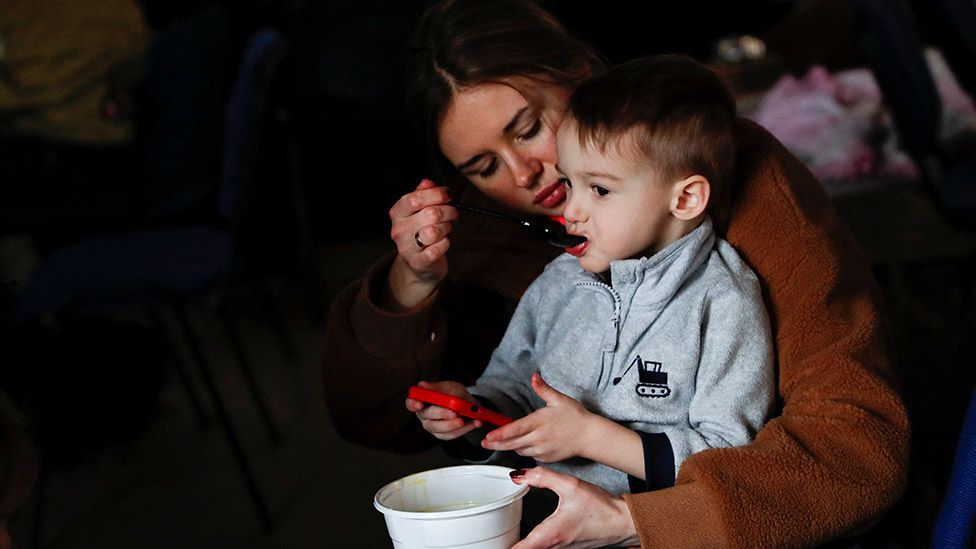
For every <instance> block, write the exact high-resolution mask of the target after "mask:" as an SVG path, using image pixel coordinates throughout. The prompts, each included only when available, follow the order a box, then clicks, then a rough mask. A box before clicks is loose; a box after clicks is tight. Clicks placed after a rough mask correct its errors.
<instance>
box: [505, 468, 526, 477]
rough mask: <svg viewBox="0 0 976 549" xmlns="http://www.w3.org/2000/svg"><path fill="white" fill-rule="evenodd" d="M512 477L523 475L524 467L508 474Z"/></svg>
mask: <svg viewBox="0 0 976 549" xmlns="http://www.w3.org/2000/svg"><path fill="white" fill-rule="evenodd" d="M508 476H510V477H512V479H517V478H522V477H524V476H525V469H516V470H514V471H512V472H510V473H509V474H508Z"/></svg>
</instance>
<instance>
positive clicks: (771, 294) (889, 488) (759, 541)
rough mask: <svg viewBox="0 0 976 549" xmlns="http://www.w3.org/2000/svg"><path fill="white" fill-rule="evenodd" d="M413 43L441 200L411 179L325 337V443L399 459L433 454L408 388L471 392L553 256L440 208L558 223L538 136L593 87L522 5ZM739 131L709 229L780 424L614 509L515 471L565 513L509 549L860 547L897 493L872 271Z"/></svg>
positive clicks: (430, 19) (447, 22)
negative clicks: (331, 439)
mask: <svg viewBox="0 0 976 549" xmlns="http://www.w3.org/2000/svg"><path fill="white" fill-rule="evenodd" d="M418 37H419V41H418V44H417V45H416V47H415V50H414V52H413V53H414V60H413V70H411V72H410V74H411V75H412V76H413V78H414V79H413V81H412V82H411V88H410V89H411V94H410V99H411V110H412V112H413V114H414V115H415V116H416V117H417V120H418V123H419V124H420V126H421V127H422V128H424V129H425V131H426V137H427V139H428V144H429V145H430V149H431V151H432V152H433V154H434V156H435V160H436V161H437V162H438V165H439V166H440V167H441V171H442V172H443V173H442V174H440V175H439V177H438V181H440V182H444V181H450V182H451V183H452V185H451V190H450V192H449V191H448V188H447V187H443V186H438V185H437V184H435V183H433V182H432V181H429V180H425V181H423V182H421V184H420V185H419V186H418V187H417V188H416V189H415V190H414V191H413V192H410V193H408V194H406V195H405V196H403V197H402V198H401V199H400V200H399V201H398V202H397V203H396V204H395V205H394V206H393V207H392V208H391V210H390V218H391V221H392V229H391V236H392V238H393V240H394V242H395V244H396V248H397V252H396V254H395V255H392V254H391V257H388V258H386V259H384V260H383V261H381V262H379V263H377V264H376V265H374V267H373V268H371V269H370V270H369V272H367V274H366V276H365V278H364V279H363V280H362V281H360V282H358V283H357V284H354V285H353V286H350V287H349V288H347V289H346V290H345V291H344V292H343V293H342V294H341V295H340V296H339V297H338V298H337V299H336V301H335V303H334V305H333V308H332V310H331V312H330V317H329V325H328V328H327V333H326V344H327V350H326V356H327V357H329V358H328V359H327V363H326V367H325V386H326V392H327V397H328V404H329V410H330V413H331V417H332V420H333V422H334V424H335V425H336V427H337V429H338V430H339V432H340V433H341V434H342V435H343V436H345V437H346V438H348V439H349V440H351V441H354V442H357V443H360V444H364V445H368V446H371V447H375V448H383V449H388V450H392V451H399V452H409V451H416V450H420V449H423V448H426V447H429V446H430V445H431V444H433V443H434V439H433V438H432V437H430V436H429V435H426V433H425V432H424V431H423V430H422V429H421V427H420V425H419V422H417V421H416V419H415V418H414V417H413V416H412V414H408V413H404V412H403V409H402V405H403V399H404V397H405V393H406V389H407V387H408V386H409V385H411V384H414V383H416V382H418V381H420V380H434V379H456V380H459V381H462V382H465V383H469V382H471V381H473V380H474V379H475V378H477V376H478V374H479V373H480V371H481V369H483V368H484V366H485V365H486V364H487V361H488V356H489V355H490V353H491V350H492V349H493V348H494V346H495V345H496V344H497V342H498V340H499V339H500V338H501V335H502V333H503V331H504V329H505V326H506V324H507V321H508V318H509V316H510V314H511V312H512V309H513V307H514V305H515V302H516V301H517V299H518V297H519V296H520V294H521V292H522V291H523V290H524V289H525V287H526V286H527V285H528V283H529V282H530V281H531V280H532V279H534V277H535V276H536V275H537V274H538V273H539V272H541V269H542V267H543V266H544V264H545V263H546V262H548V260H550V259H551V258H552V257H553V256H554V255H555V254H557V253H559V250H558V249H555V248H553V247H551V246H548V245H547V244H545V243H542V242H536V241H533V240H531V239H530V237H527V236H525V235H524V234H521V233H518V232H516V231H517V229H512V228H509V227H507V226H505V225H504V224H502V223H496V222H494V221H493V220H488V219H479V218H471V216H470V215H467V214H466V215H464V216H459V215H458V212H457V210H456V209H455V208H453V207H452V206H451V205H450V201H451V200H459V201H462V202H469V201H474V202H477V201H480V200H490V201H493V202H494V203H495V205H496V206H497V205H498V204H501V205H502V206H504V207H506V208H508V209H509V210H511V211H513V212H516V213H518V214H520V215H533V214H535V215H549V216H553V215H558V214H559V213H560V212H561V211H562V207H563V198H564V196H563V194H562V191H561V187H560V186H559V185H558V183H557V177H556V175H555V173H556V172H555V163H556V158H555V145H554V140H553V136H554V134H555V130H556V128H558V126H559V123H560V122H561V120H562V116H563V113H564V110H565V106H566V101H567V98H568V96H569V95H570V93H571V90H572V88H573V86H574V85H575V84H576V83H578V82H579V81H581V80H582V79H584V78H586V77H587V76H588V75H589V74H591V73H592V72H594V71H598V70H600V68H601V62H600V59H599V57H598V56H596V55H595V54H594V53H593V52H592V51H591V50H590V49H589V48H588V47H586V46H585V45H584V44H582V43H580V42H579V41H577V40H575V39H574V38H573V37H571V36H569V35H568V34H567V33H566V31H565V30H564V29H563V28H562V27H561V26H560V25H559V24H558V23H557V22H556V21H555V20H554V19H552V18H551V16H549V15H548V14H546V13H545V12H543V11H541V10H540V9H538V8H536V7H534V6H533V5H531V4H528V3H525V2H520V1H516V0H506V1H504V2H502V1H497V0H495V1H492V0H484V1H483V0H468V1H465V0H449V1H447V2H442V3H438V4H436V5H434V6H433V7H432V8H430V9H428V11H427V13H426V14H425V16H424V18H423V19H422V21H421V25H420V27H419V30H418ZM737 132H738V138H739V141H740V149H741V152H740V155H739V157H738V159H737V167H736V172H735V173H736V177H735V188H734V192H733V193H732V196H731V198H730V200H731V203H730V204H728V205H727V207H726V209H725V210H726V213H727V215H725V216H717V219H716V225H717V227H719V228H720V229H723V232H724V234H725V237H726V239H727V240H729V241H730V242H731V243H732V244H733V245H734V246H735V247H736V248H737V249H738V250H739V251H740V253H741V254H742V256H743V257H744V258H745V259H746V261H747V262H749V264H750V265H751V267H752V268H753V270H754V271H756V273H757V274H758V276H759V277H760V279H761V281H762V283H763V289H764V297H765V299H766V301H767V306H768V309H769V311H770V316H771V321H772V324H773V330H774V335H775V338H776V359H777V367H778V375H779V378H778V384H779V396H780V399H781V405H782V406H781V410H780V414H779V416H778V417H776V418H775V419H773V420H772V421H770V422H769V424H767V425H766V427H764V428H763V430H762V431H761V432H760V433H759V434H758V436H757V438H756V440H755V441H754V442H753V443H752V444H750V445H748V446H744V447H739V448H730V449H720V450H718V449H717V450H709V451H705V452H701V453H700V454H696V455H695V456H693V457H692V458H690V459H689V460H687V461H686V462H685V463H684V464H683V465H682V467H681V469H680V471H679V474H678V477H677V479H676V485H675V486H674V487H672V488H667V489H664V490H659V491H655V492H649V493H644V494H633V495H627V496H625V497H624V498H622V499H621V498H614V497H612V496H610V495H609V494H607V493H606V492H603V491H602V490H600V489H598V488H596V487H594V486H592V485H587V484H585V483H582V482H580V481H578V480H576V479H572V478H569V477H565V476H562V475H558V474H556V473H554V472H552V471H549V470H547V469H545V468H544V467H537V468H534V469H530V470H528V471H525V472H520V473H519V475H517V476H518V478H516V479H515V480H516V482H521V483H528V484H530V485H533V486H539V487H548V488H551V489H553V490H554V491H555V492H557V493H558V494H559V495H560V504H559V508H558V509H557V511H556V512H555V513H554V514H553V515H552V516H551V517H550V518H549V519H547V520H546V521H544V522H543V523H542V524H540V525H539V526H538V527H537V528H536V529H535V530H534V531H533V532H532V533H531V534H530V535H529V536H528V537H527V538H526V539H525V540H523V542H522V543H520V544H519V545H518V546H517V547H519V549H522V548H529V547H550V546H554V545H560V546H580V547H591V546H599V545H607V544H612V543H617V544H620V543H631V544H636V543H638V541H639V542H640V543H641V544H643V545H645V546H649V547H650V546H715V545H731V546H740V547H760V546H769V547H783V546H809V545H815V544H818V543H822V542H824V541H827V540H830V539H834V538H838V537H842V536H845V535H851V534H853V533H856V532H857V531H859V530H862V529H864V528H866V527H867V526H869V525H870V524H871V523H872V522H873V521H875V520H876V519H877V518H878V517H879V515H880V514H881V513H883V511H884V510H885V509H886V508H887V507H888V506H890V505H891V504H892V503H893V502H894V501H895V499H896V498H897V497H898V496H899V494H900V493H901V490H902V487H903V484H904V480H905V473H906V469H907V451H908V450H907V448H908V420H907V416H906V414H905V410H904V408H903V406H902V403H901V400H900V399H899V397H898V394H897V392H896V391H895V390H894V389H893V379H892V374H891V369H890V365H889V363H888V360H887V357H886V355H885V353H884V349H883V345H882V342H881V337H882V335H881V327H880V321H879V313H878V302H877V296H876V294H875V289H874V287H873V283H872V279H871V274H870V271H869V269H868V267H867V265H866V263H865V261H864V259H863V258H862V257H861V256H860V254H859V252H857V250H856V247H855V245H854V244H853V242H852V240H851V238H850V237H849V235H848V234H847V233H846V231H845V230H844V228H843V227H842V225H841V222H840V221H839V219H838V217H837V215H836V213H835V211H834V210H833V208H832V206H831V205H830V203H829V200H828V198H827V197H826V195H825V193H824V192H823V190H822V188H821V187H820V186H819V184H818V183H817V182H816V181H815V180H814V179H813V178H812V176H811V175H810V173H809V171H807V170H806V169H805V168H804V167H803V166H802V165H801V164H800V163H799V162H798V161H797V160H796V159H795V158H793V157H792V156H791V155H790V154H789V153H788V152H787V151H786V150H785V149H784V148H783V147H782V146H781V145H779V144H778V143H777V142H776V141H775V139H773V138H772V137H771V136H770V135H769V134H768V133H766V132H765V131H763V130H762V129H761V128H759V127H757V126H755V125H754V124H751V123H749V122H747V121H745V120H742V121H740V123H739V125H738V127H737ZM459 175H462V176H463V177H464V178H465V179H467V180H468V181H469V182H470V185H465V184H459V182H457V181H456V180H457V179H458V176H459ZM363 402H368V403H369V408H368V409H365V410H364V409H363V407H362V403H363ZM412 405H413V406H414V407H415V409H419V407H420V403H412ZM461 425H462V424H461V421H460V419H458V427H459V428H462V427H461Z"/></svg>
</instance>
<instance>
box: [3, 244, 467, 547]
mask: <svg viewBox="0 0 976 549" xmlns="http://www.w3.org/2000/svg"><path fill="white" fill-rule="evenodd" d="M384 246H385V243H381V242H374V241H363V242H350V243H342V244H337V245H332V246H324V247H322V248H321V249H320V251H319V260H320V265H321V274H322V278H323V283H324V286H325V288H326V297H327V298H331V295H332V294H333V293H334V292H335V291H336V290H337V289H338V288H339V287H341V286H342V285H343V284H344V283H345V282H346V281H347V280H348V279H349V278H350V277H352V276H355V274H357V273H360V272H362V270H363V268H364V267H365V265H366V263H368V262H369V261H371V260H372V259H373V258H374V257H375V256H376V255H377V254H379V253H381V251H382V250H383V249H384ZM339 258H341V259H342V260H341V261H339ZM266 286H267V287H268V288H269V289H270V290H271V294H272V295H273V296H274V301H275V303H276V305H277V310H278V311H280V312H281V314H282V317H283V318H284V324H285V326H286V330H287V337H288V340H289V341H290V345H291V346H292V347H293V348H294V356H293V357H291V358H288V357H287V354H286V352H285V347H284V346H283V345H282V341H281V340H280V339H278V338H277V337H276V336H275V335H274V332H273V330H270V329H269V324H268V319H267V318H266V317H265V316H264V315H262V314H261V311H260V310H259V309H258V308H255V307H248V306H247V305H246V304H242V303H244V301H245V300H243V299H242V300H239V301H237V305H235V306H234V307H233V309H232V310H233V316H234V325H235V326H236V327H237V328H238V329H239V330H240V331H241V333H242V334H243V337H242V340H243V342H244V347H245V350H246V353H247V356H248V358H249V359H250V361H251V362H252V363H253V365H254V369H255V374H256V377H257V379H258V383H259V385H260V386H261V388H262V390H263V391H264V394H265V395H266V397H267V400H268V402H269V403H270V405H271V412H272V415H273V418H274V421H275V422H276V423H277V427H278V428H279V429H280V431H281V433H282V438H281V442H280V443H278V444H276V443H275V442H274V441H273V438H272V437H271V435H270V434H269V432H268V431H267V429H266V428H265V424H264V423H263V422H262V421H261V419H260V417H259V415H258V413H257V409H256V407H255V406H254V403H253V401H251V400H250V399H249V397H248V393H247V391H246V388H245V387H246V386H245V384H244V381H243V376H242V375H241V371H240V369H239V368H238V365H237V361H236V360H235V358H234V354H233V352H232V348H231V345H230V343H229V341H228V339H227V337H226V334H225V333H223V332H222V331H221V330H220V324H219V323H218V322H216V320H215V317H214V316H213V315H212V314H210V313H209V312H208V309H207V308H206V307H202V306H198V307H196V308H194V309H192V310H191V313H192V314H191V320H192V321H193V323H194V326H195V327H196V328H197V329H198V330H200V333H202V334H203V339H204V340H205V341H207V344H206V345H205V353H206V356H207V358H208V359H209V360H208V362H209V363H210V364H212V366H213V368H214V370H215V374H216V376H217V378H218V379H220V382H221V384H222V386H221V394H222V395H224V397H225V401H226V404H227V408H228V409H229V411H230V413H229V415H230V417H231V418H232V421H233V425H234V426H235V427H236V429H237V431H238V432H239V433H241V439H242V445H243V447H244V450H245V453H246V455H247V456H248V457H249V458H250V460H251V461H252V466H253V470H254V471H255V476H256V480H257V485H258V487H259V489H260V491H261V492H262V493H263V496H264V499H265V501H266V504H267V507H268V509H269V511H270V515H271V517H272V519H273V529H272V530H271V531H266V530H264V529H263V528H262V525H261V521H260V520H259V515H258V514H257V512H256V510H255V507H254V506H253V504H252V500H251V499H250V498H249V495H248V492H247V491H246V488H245V483H244V482H243V480H242V476H241V475H240V473H239V469H238V468H237V465H236V462H235V461H234V459H233V454H232V452H231V449H230V446H229V444H228V443H227V439H226V438H225V437H224V435H223V432H222V430H221V429H220V425H219V423H218V422H217V421H216V415H215V414H214V410H213V408H212V406H211V407H209V410H208V415H209V416H210V418H211V422H210V425H209V427H207V426H202V425H201V424H200V422H199V421H198V418H197V416H196V414H195V411H194V408H193V406H192V405H191V400H190V398H189V397H188V393H187V391H186V389H185V388H184V386H183V385H181V383H180V382H179V377H178V376H177V375H175V363H173V362H172V361H170V362H171V363H170V364H168V366H167V369H166V377H165V381H164V383H163V384H162V387H161V389H160V390H159V392H158V406H157V407H156V408H155V410H154V411H153V412H152V414H151V415H150V416H149V418H148V420H147V421H146V422H145V424H144V425H143V427H141V428H140V429H138V430H137V432H135V433H131V430H130V433H129V434H127V435H126V436H124V437H122V438H123V439H122V440H118V438H119V437H118V436H116V437H114V439H115V440H108V441H92V440H87V441H84V443H83V444H81V446H83V448H82V449H78V448H73V449H72V450H73V451H69V452H62V454H61V455H58V456H56V459H55V460H54V461H56V463H54V464H52V465H51V466H50V467H49V468H48V470H46V471H45V474H44V476H43V484H42V489H41V491H40V497H39V498H35V499H34V500H33V501H31V502H30V504H29V505H28V507H27V508H26V509H25V510H24V511H23V512H22V514H21V516H20V517H18V524H20V536H21V539H20V540H19V542H18V544H17V545H16V547H43V548H45V549H55V548H61V549H67V548H103V547H113V548H127V547H132V548H137V547H138V548H152V547H160V548H163V547H165V548H173V547H237V548H242V547H243V548H246V547H255V548H258V547H262V548H263V547H295V548H301V547H388V546H389V545H390V541H389V537H388V536H387V533H386V528H385V524H384V522H383V518H382V515H381V514H380V513H379V512H378V511H376V510H375V509H374V508H373V505H372V498H373V495H374V494H375V492H376V491H377V490H378V489H379V488H380V487H381V486H382V485H383V484H385V483H386V482H389V481H392V480H395V479H397V478H399V477H401V476H403V475H406V474H409V473H412V472H416V471H420V470H424V469H428V468H432V467H437V466H440V465H445V464H448V463H449V461H448V460H447V458H446V457H445V456H444V455H443V454H442V452H441V451H440V450H434V451H431V452H428V453H425V454H420V455H416V456H406V457H405V456H392V455H389V454H385V453H381V452H374V451H370V450H366V449H363V448H361V447H357V446H353V445H350V444H347V443H345V442H343V441H342V440H340V439H339V438H338V437H337V435H336V434H335V432H334V430H333V429H332V428H331V425H330V423H329V421H328V414H327V412H326V410H325V407H324V402H323V399H322V396H321V393H322V391H321V385H320V371H321V363H322V356H321V351H320V345H319V343H320V339H321V334H322V331H323V322H322V321H321V320H318V319H316V318H315V315H314V314H313V311H312V309H311V308H310V307H309V306H308V303H307V301H306V296H305V294H303V293H302V292H301V284H299V283H298V282H297V281H296V279H294V278H293V277H288V276H285V277H277V278H273V279H270V280H268V281H267V284H266ZM167 320H168V322H164V325H165V326H168V327H169V328H170V330H169V331H170V333H171V334H173V341H174V342H175V343H174V344H175V345H176V349H177V353H178V356H180V358H181V359H182V360H184V361H191V360H192V359H191V358H190V354H189V350H188V347H187V346H186V341H185V340H183V341H182V342H181V340H180V338H179V337H178V332H175V331H174V330H173V329H172V328H173V326H174V325H175V324H174V322H173V319H172V318H170V319H167ZM138 360H139V359H138V358H136V359H135V361H134V362H135V364H138ZM193 382H194V383H193V386H194V387H196V388H197V389H198V390H200V388H201V387H202V385H201V383H200V378H194V379H193ZM150 394H152V393H150ZM63 412H64V413H70V412H69V410H63ZM120 415H121V414H120ZM104 431H110V429H105V430H104ZM76 438H81V437H76ZM106 438H112V437H106ZM64 454H68V456H65V455H64ZM38 513H39V514H38ZM32 528H33V530H34V531H33V533H32V534H31V533H30V530H31V529H32ZM25 538H27V539H25ZM31 539H33V540H34V541H33V543H31V542H30V540H31Z"/></svg>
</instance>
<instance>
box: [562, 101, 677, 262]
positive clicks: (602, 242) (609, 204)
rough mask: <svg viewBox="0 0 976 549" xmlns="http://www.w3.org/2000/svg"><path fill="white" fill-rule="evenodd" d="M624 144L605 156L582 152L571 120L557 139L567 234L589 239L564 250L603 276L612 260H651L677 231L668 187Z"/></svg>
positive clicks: (564, 124) (626, 137)
mask: <svg viewBox="0 0 976 549" xmlns="http://www.w3.org/2000/svg"><path fill="white" fill-rule="evenodd" d="M622 139H623V140H622V142H621V144H622V145H623V146H620V147H618V146H609V147H607V150H606V152H603V153H601V152H600V151H598V150H596V149H595V148H594V147H585V148H584V147H582V146H580V142H579V138H578V137H577V125H576V122H575V120H573V119H572V118H571V117H569V118H567V119H566V120H565V121H564V122H563V124H562V125H561V126H560V128H559V132H558V134H557V136H556V146H557V148H558V153H559V163H558V170H559V173H560V175H562V176H563V178H564V182H565V184H566V187H567V189H566V190H567V202H566V210H565V212H564V214H563V215H564V216H565V218H566V229H567V231H568V232H569V233H571V234H576V235H581V236H585V237H586V239H587V240H586V242H584V243H583V244H580V245H579V246H576V247H574V248H569V249H567V250H566V251H567V252H569V253H571V254H572V255H574V256H576V258H577V259H578V260H579V262H580V265H581V266H582V267H583V268H584V269H586V270H587V271H590V272H595V273H602V272H604V271H607V270H608V269H609V268H610V262H611V261H614V260H618V259H630V258H635V257H640V256H642V255H647V256H649V255H652V254H653V253H654V252H656V251H658V250H659V249H661V248H663V247H664V246H665V245H667V243H668V242H670V238H671V236H672V235H673V234H674V230H675V225H676V219H675V218H674V217H673V216H672V215H671V202H672V185H668V184H664V183H662V182H661V181H659V180H658V176H657V175H656V173H657V172H656V171H655V170H654V169H653V166H651V164H650V162H648V161H647V160H645V159H643V158H638V155H637V154H635V153H629V151H628V147H629V143H628V141H627V140H628V139H629V137H628V136H623V138H622Z"/></svg>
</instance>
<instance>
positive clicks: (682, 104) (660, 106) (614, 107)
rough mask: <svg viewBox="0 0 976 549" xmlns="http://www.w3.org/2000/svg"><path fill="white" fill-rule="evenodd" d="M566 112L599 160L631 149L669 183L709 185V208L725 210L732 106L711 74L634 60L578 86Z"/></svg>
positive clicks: (683, 60) (681, 61)
mask: <svg viewBox="0 0 976 549" xmlns="http://www.w3.org/2000/svg"><path fill="white" fill-rule="evenodd" d="M569 111H570V114H571V115H572V116H573V118H574V119H575V120H576V123H577V127H578V131H579V140H580V145H582V146H584V147H588V146H596V147H597V150H600V151H601V152H602V151H605V150H606V148H607V147H608V146H623V145H625V144H630V145H632V146H633V147H634V148H635V149H636V152H637V153H638V154H639V155H640V156H642V157H644V158H646V159H647V160H648V161H650V162H651V163H652V164H654V165H655V167H656V169H657V170H658V172H659V173H658V176H660V177H663V178H665V179H666V180H675V179H681V178H684V177H688V176H690V175H695V174H697V175H702V176H704V177H706V178H707V179H708V181H709V183H710V184H711V187H712V199H711V200H709V202H710V203H712V204H722V203H724V201H725V199H726V197H725V196H723V195H725V194H726V193H725V192H724V191H725V190H726V187H728V185H729V183H728V181H729V178H730V177H731V175H732V173H733V170H734V164H735V157H736V143H735V135H734V131H733V125H734V123H735V100H734V99H733V98H732V95H731V94H730V93H729V91H728V89H727V88H726V87H725V85H724V84H723V82H722V80H721V79H719V77H718V76H716V75H715V73H714V72H712V71H711V70H710V69H709V68H708V67H706V66H704V65H702V64H701V63H699V62H697V61H695V60H694V59H692V58H691V57H687V56H684V55H652V56H648V57H641V58H638V59H633V60H631V61H628V62H626V63H623V64H621V65H618V66H616V67H613V68H611V69H610V70H609V71H607V72H606V73H604V74H602V75H599V76H596V77H594V78H592V79H590V80H588V81H586V82H584V83H582V84H580V86H579V87H578V88H577V89H576V91H575V92H574V93H573V96H572V98H571V99H570V104H569ZM631 130H635V132H632V131H631ZM625 135H626V136H627V137H630V138H631V139H630V140H629V141H631V142H630V143H624V142H623V141H622V139H623V138H624V137H625Z"/></svg>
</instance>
